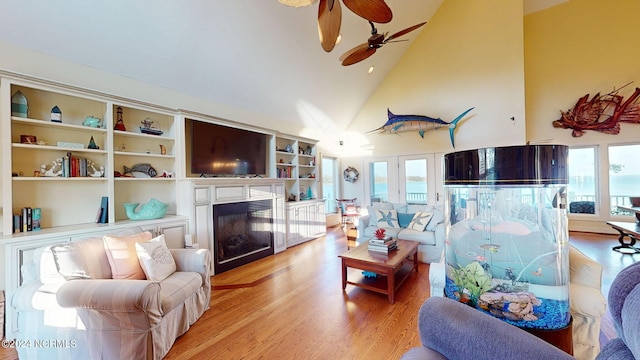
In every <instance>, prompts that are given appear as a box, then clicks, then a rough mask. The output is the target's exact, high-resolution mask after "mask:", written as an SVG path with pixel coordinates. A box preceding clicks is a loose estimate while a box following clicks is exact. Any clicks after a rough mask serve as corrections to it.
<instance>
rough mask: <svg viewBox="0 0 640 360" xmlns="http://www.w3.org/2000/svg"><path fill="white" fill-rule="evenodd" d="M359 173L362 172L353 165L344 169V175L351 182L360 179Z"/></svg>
mask: <svg viewBox="0 0 640 360" xmlns="http://www.w3.org/2000/svg"><path fill="white" fill-rule="evenodd" d="M359 175H360V173H359V172H358V170H356V168H354V167H352V166H349V167H348V168H346V169H344V172H342V176H344V179H345V180H346V181H348V182H350V183H354V182H356V181H358V176H359Z"/></svg>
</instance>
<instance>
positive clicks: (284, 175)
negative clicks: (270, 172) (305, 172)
mask: <svg viewBox="0 0 640 360" xmlns="http://www.w3.org/2000/svg"><path fill="white" fill-rule="evenodd" d="M291 172H292V167H291V166H287V167H284V168H278V177H279V178H281V179H288V178H290V177H291V176H292V175H293V174H292V173H291Z"/></svg>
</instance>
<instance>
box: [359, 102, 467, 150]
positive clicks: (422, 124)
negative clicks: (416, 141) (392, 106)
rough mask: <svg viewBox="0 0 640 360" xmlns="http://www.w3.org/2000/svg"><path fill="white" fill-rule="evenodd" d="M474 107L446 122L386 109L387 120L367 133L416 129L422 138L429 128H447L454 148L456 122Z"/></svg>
mask: <svg viewBox="0 0 640 360" xmlns="http://www.w3.org/2000/svg"><path fill="white" fill-rule="evenodd" d="M473 109H474V108H470V109H468V110H467V111H465V112H463V113H462V114H460V115H458V117H456V118H455V119H453V121H451V122H446V121H444V120H442V119H440V118H438V119H434V118H432V117H429V116H423V115H396V114H394V113H392V112H391V110H389V109H387V115H388V117H389V120H388V121H387V122H386V123H384V125H382V126H381V127H379V128H377V129H375V130H371V131H369V133H378V134H396V133H399V132H407V131H416V130H417V131H418V134H419V135H420V137H421V138H424V133H425V132H427V131H430V130H438V129H440V128H448V129H449V138H450V139H451V146H453V148H454V149H455V147H456V145H455V141H454V133H455V130H456V127H457V126H458V122H459V121H460V120H462V118H463V117H464V116H465V115H467V113H468V112H469V111H471V110H473Z"/></svg>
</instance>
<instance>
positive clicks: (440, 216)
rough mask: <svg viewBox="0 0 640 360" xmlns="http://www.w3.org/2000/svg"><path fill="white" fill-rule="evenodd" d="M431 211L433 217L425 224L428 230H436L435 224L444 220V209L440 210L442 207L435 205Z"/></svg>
mask: <svg viewBox="0 0 640 360" xmlns="http://www.w3.org/2000/svg"><path fill="white" fill-rule="evenodd" d="M432 212H433V217H432V218H431V220H430V221H429V224H427V230H428V231H436V225H438V224H440V223H441V222H443V221H444V210H442V208H440V207H436V208H435V209H433V210H432Z"/></svg>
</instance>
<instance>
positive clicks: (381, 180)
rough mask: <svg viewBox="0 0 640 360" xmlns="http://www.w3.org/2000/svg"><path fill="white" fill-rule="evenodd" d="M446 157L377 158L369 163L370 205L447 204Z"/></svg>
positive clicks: (366, 194)
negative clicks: (443, 162) (445, 193)
mask: <svg viewBox="0 0 640 360" xmlns="http://www.w3.org/2000/svg"><path fill="white" fill-rule="evenodd" d="M442 159H443V154H421V155H410V156H395V157H385V158H374V159H370V160H368V161H367V162H366V169H367V171H366V174H365V182H366V184H367V186H366V188H365V196H366V198H367V200H368V203H369V204H370V203H372V202H395V203H409V204H430V205H439V204H443V203H444V196H443V195H444V193H443V190H444V187H443V180H442V168H443V166H442Z"/></svg>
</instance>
